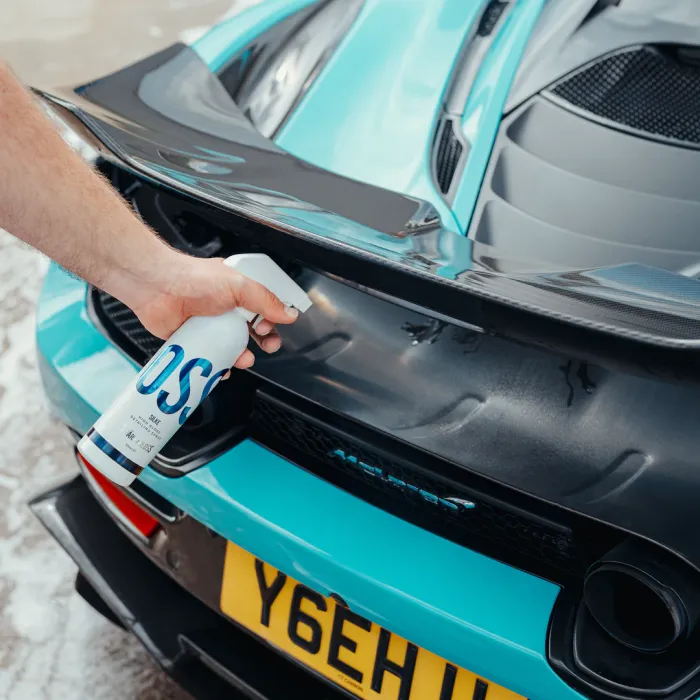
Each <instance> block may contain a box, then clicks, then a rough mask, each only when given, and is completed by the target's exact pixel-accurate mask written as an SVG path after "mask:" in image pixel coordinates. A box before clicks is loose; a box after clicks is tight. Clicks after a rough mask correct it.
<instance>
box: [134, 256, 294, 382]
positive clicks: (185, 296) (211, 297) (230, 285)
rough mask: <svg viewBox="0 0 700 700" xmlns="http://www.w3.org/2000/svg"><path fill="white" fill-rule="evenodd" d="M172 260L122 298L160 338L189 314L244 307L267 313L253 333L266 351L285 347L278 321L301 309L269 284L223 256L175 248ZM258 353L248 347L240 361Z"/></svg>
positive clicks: (248, 361)
mask: <svg viewBox="0 0 700 700" xmlns="http://www.w3.org/2000/svg"><path fill="white" fill-rule="evenodd" d="M171 252H172V255H171V256H170V257H169V259H168V264H167V265H160V266H159V270H161V271H167V275H164V274H154V275H153V277H152V278H151V279H146V280H144V279H141V280H139V281H136V282H134V283H133V287H132V289H130V290H129V291H128V292H127V293H126V295H125V296H126V297H127V298H126V299H124V298H122V301H124V303H125V304H127V306H129V307H130V308H131V309H132V310H133V311H134V313H135V314H136V315H137V316H138V317H139V320H140V321H141V323H142V324H143V325H144V326H145V327H146V329H147V330H149V331H150V332H151V333H153V334H154V335H156V336H158V337H159V338H167V337H169V336H170V335H171V334H172V333H173V332H174V331H176V330H177V329H178V328H179V327H180V326H181V325H182V323H184V321H186V320H187V319H188V318H189V317H190V316H217V315H219V314H222V313H224V312H225V311H229V310H231V309H235V308H237V307H240V306H242V307H244V308H245V309H248V310H249V311H252V312H254V313H257V314H259V315H261V316H262V317H263V319H264V320H262V321H260V323H259V324H258V326H257V328H256V330H255V331H253V330H252V328H251V332H250V334H251V337H252V338H253V340H255V342H256V343H257V344H258V345H259V346H260V347H261V348H262V349H263V350H264V351H265V352H267V353H273V352H276V351H277V350H279V349H280V347H281V345H282V341H281V339H280V336H279V334H278V333H277V330H276V328H275V324H278V323H285V324H286V323H293V322H294V321H295V320H296V318H297V316H298V312H297V311H296V309H293V308H289V307H285V306H284V304H282V302H281V301H280V300H279V299H278V298H277V297H276V296H275V295H274V294H273V293H272V292H270V291H269V290H268V289H267V288H265V287H263V285H261V284H259V283H258V282H254V281H253V280H251V279H248V278H247V277H244V276H243V275H242V274H241V273H240V272H236V271H235V270H232V269H231V268H230V267H227V266H226V265H224V264H223V260H222V259H221V258H212V259H202V258H194V257H191V256H188V255H183V254H181V253H177V252H175V251H171ZM254 361H255V357H254V355H253V353H252V352H251V351H250V350H246V351H245V352H244V353H243V354H242V355H241V356H240V357H239V358H238V360H237V361H236V364H235V366H236V367H237V368H239V369H247V368H248V367H251V366H252V365H253V363H254Z"/></svg>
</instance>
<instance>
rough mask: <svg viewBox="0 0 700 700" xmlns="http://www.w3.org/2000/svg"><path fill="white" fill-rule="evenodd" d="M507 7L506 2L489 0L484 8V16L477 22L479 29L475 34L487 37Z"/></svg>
mask: <svg viewBox="0 0 700 700" xmlns="http://www.w3.org/2000/svg"><path fill="white" fill-rule="evenodd" d="M506 7H508V3H507V2H503V1H502V0H491V2H490V3H489V4H488V5H487V6H486V9H485V10H484V14H483V15H481V21H480V22H479V28H478V30H477V32H476V33H477V34H478V35H479V36H488V35H489V34H491V32H492V31H493V30H494V29H495V28H496V25H497V24H498V20H499V19H500V18H501V15H502V14H503V10H505V9H506Z"/></svg>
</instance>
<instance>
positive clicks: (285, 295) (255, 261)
mask: <svg viewBox="0 0 700 700" xmlns="http://www.w3.org/2000/svg"><path fill="white" fill-rule="evenodd" d="M224 264H226V265H228V266H229V267H231V268H233V269H234V270H236V271H237V272H240V273H241V274H242V275H245V276H246V277H249V278H250V279H252V280H255V281H256V282H259V283H260V284H262V285H263V287H267V289H269V290H270V291H271V292H272V293H273V294H274V295H275V296H276V297H277V298H278V299H279V300H280V301H281V302H282V303H283V304H286V305H287V306H293V307H294V308H295V309H298V310H299V311H301V312H302V313H303V312H304V311H307V310H308V309H309V307H310V306H311V299H309V297H308V295H307V294H306V292H305V291H304V290H303V289H302V288H301V287H300V286H299V285H298V284H297V283H296V282H295V281H294V280H293V279H292V278H291V277H290V276H289V275H288V274H287V273H286V272H285V271H284V270H283V269H282V268H281V267H280V266H279V265H278V264H277V263H276V262H275V261H274V260H272V259H271V258H270V257H268V256H267V255H263V254H262V253H244V254H242V255H232V256H231V257H229V258H226V260H225V261H224ZM238 311H239V313H241V314H242V315H243V316H245V318H246V320H248V321H252V320H253V319H254V318H255V316H256V315H257V314H255V313H253V312H252V311H248V310H247V309H239V310H238Z"/></svg>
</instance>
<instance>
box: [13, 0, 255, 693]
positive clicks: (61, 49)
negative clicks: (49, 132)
mask: <svg viewBox="0 0 700 700" xmlns="http://www.w3.org/2000/svg"><path fill="white" fill-rule="evenodd" d="M253 1H254V0H253ZM242 2H245V4H252V3H251V0H119V1H118V2H112V1H110V0H0V4H2V11H1V12H0V15H2V21H0V58H4V59H6V60H8V61H9V62H10V63H11V64H12V65H13V67H14V68H15V70H16V72H17V73H18V75H19V76H20V77H21V78H22V79H23V80H25V81H26V82H27V83H30V84H33V85H40V86H42V87H50V86H53V85H61V84H63V85H69V84H75V83H78V82H81V81H85V80H89V79H91V78H95V77H98V76H100V75H104V74H105V73H107V72H109V71H111V70H114V69H116V68H119V67H121V66H123V65H125V64H127V63H129V62H132V61H134V60H137V59H138V58H139V57H141V56H144V55H147V54H148V53H151V52H153V51H156V50H158V49H160V48H162V47H164V46H167V45H168V44H170V43H172V42H173V41H177V40H183V39H184V40H188V39H191V38H192V37H194V36H196V35H197V34H198V33H201V31H203V29H204V28H206V27H207V26H209V25H210V24H211V23H213V22H214V21H216V20H217V19H218V18H220V17H221V16H222V15H223V14H225V13H226V12H228V11H229V10H231V9H232V8H233V7H234V6H236V5H238V6H240V5H241V3H242ZM0 137H1V135H0ZM46 264H47V263H46V261H45V260H44V259H43V258H42V257H41V256H40V255H38V254H37V253H35V252H34V251H32V250H30V249H28V248H27V247H26V246H24V245H22V244H21V243H19V242H18V241H16V240H15V239H14V238H12V237H11V236H10V235H9V234H7V233H5V232H3V231H2V230H0V698H2V700H186V699H187V698H188V696H187V695H186V694H185V693H183V692H182V691H181V690H179V689H178V688H176V687H175V686H174V685H173V684H172V683H171V682H170V681H169V680H168V679H167V678H166V677H165V676H164V675H163V674H162V673H161V672H160V670H159V669H158V668H157V667H156V666H155V664H154V663H153V662H152V661H151V660H150V659H149V657H148V656H147V655H146V653H145V652H144V651H143V649H142V648H141V646H140V645H139V644H138V643H137V642H136V641H135V640H134V639H133V638H132V637H130V636H129V635H127V634H125V633H123V632H122V631H120V630H119V629H117V628H116V627H114V626H113V625H111V624H110V623H108V622H106V621H104V620H103V619H102V618H101V617H100V616H99V615H98V614H96V613H95V612H93V611H92V609H91V608H90V607H89V606H88V605H87V604H86V603H84V602H83V601H82V599H81V598H80V597H79V596H78V595H77V594H76V593H75V592H74V590H73V580H74V578H75V573H76V568H75V567H74V566H73V564H72V562H71V561H70V560H69V559H68V557H67V556H66V555H65V554H64V553H63V552H62V551H61V550H60V549H59V547H58V546H57V545H56V544H54V542H53V541H52V540H51V539H50V538H49V537H48V536H47V535H46V534H45V533H44V531H43V529H42V527H41V526H40V525H39V523H38V522H37V521H36V520H35V519H34V518H33V516H32V515H31V514H30V512H29V511H28V509H27V507H26V502H27V500H28V499H29V498H30V497H31V496H32V495H33V494H35V493H36V492H37V491H39V490H41V489H43V488H45V487H46V486H47V485H48V484H50V483H51V482H52V481H53V480H55V479H56V478H58V477H60V476H61V475H64V474H69V473H71V472H73V471H74V470H75V465H74V462H73V457H72V452H71V450H70V448H69V444H68V441H67V439H66V437H65V435H64V430H63V429H62V428H61V427H60V426H59V425H57V424H56V423H55V422H54V421H53V420H52V418H51V417H50V416H49V413H48V411H47V409H46V405H45V401H44V397H43V392H42V389H41V385H40V382H39V377H38V374H37V369H36V362H35V347H34V304H35V301H36V299H37V296H38V293H39V289H40V286H41V278H42V276H43V273H44V270H45V269H46Z"/></svg>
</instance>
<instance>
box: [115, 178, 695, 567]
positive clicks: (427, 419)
mask: <svg viewBox="0 0 700 700" xmlns="http://www.w3.org/2000/svg"><path fill="white" fill-rule="evenodd" d="M124 186H126V187H127V188H129V187H131V186H132V185H131V184H130V183H129V182H126V183H124ZM144 187H151V188H153V186H152V185H144ZM154 189H155V191H158V192H164V193H167V191H166V190H162V189H161V188H154ZM167 195H168V197H170V198H171V199H172V200H173V202H171V204H170V205H169V207H174V213H175V215H176V214H177V207H176V206H175V204H176V203H177V201H178V200H179V201H181V202H185V203H186V204H187V210H188V211H189V212H190V213H192V212H195V213H196V212H197V211H198V212H199V216H201V217H202V218H203V220H206V221H207V222H209V226H210V228H211V231H212V232H213V231H214V230H215V228H214V227H215V225H216V226H218V227H219V229H216V230H219V232H220V235H221V236H222V237H223V239H224V241H223V242H224V245H225V248H224V249H223V250H222V252H221V254H228V253H229V252H268V253H270V254H272V255H273V257H274V258H276V259H277V260H278V262H280V263H281V264H282V265H283V266H284V267H285V268H286V269H289V270H290V271H294V272H293V274H294V275H295V277H296V279H297V280H298V282H299V283H300V284H301V285H302V286H303V287H304V288H305V289H306V290H307V291H308V292H309V293H310V294H311V295H312V297H313V298H315V299H317V301H318V302H319V303H317V304H315V305H314V307H312V309H311V310H310V311H309V312H308V313H307V314H304V315H303V317H302V318H300V319H299V321H297V323H295V324H293V326H291V327H286V328H284V329H283V330H282V334H283V340H284V347H283V350H282V351H281V352H280V353H276V354H275V355H273V356H265V355H264V354H259V355H258V358H257V361H256V364H255V366H254V368H253V371H252V372H246V373H236V374H235V377H234V379H231V380H230V381H229V382H226V383H225V385H224V386H222V387H221V388H219V389H218V390H217V392H215V393H214V394H213V395H212V396H211V397H210V399H211V400H212V401H216V402H218V403H217V404H216V405H217V406H219V407H220V408H218V409H216V410H214V411H213V414H214V415H215V416H221V417H224V418H225V419H226V420H227V421H228V425H227V427H228V428H231V427H232V425H239V424H241V423H245V421H246V420H247V416H248V413H247V412H246V411H243V412H240V409H241V407H242V405H243V407H244V404H245V403H246V401H247V399H248V398H250V399H251V400H252V398H253V394H254V391H255V389H256V388H257V386H259V385H260V383H266V384H268V385H269V384H271V385H277V386H279V387H281V388H284V389H285V390H286V391H287V392H289V394H290V395H294V394H296V395H299V396H303V397H304V398H306V399H307V400H308V401H310V402H311V403H312V404H314V405H315V406H322V407H323V409H324V410H325V411H329V412H332V413H333V414H335V415H341V416H347V417H349V418H352V419H354V420H356V421H358V422H360V423H362V424H364V425H365V426H370V427H371V428H372V429H373V430H374V431H376V433H384V434H386V435H389V436H392V437H394V438H396V439H398V440H401V441H403V442H404V443H406V444H408V445H410V446H411V447H412V448H417V449H418V450H419V451H424V452H428V453H432V454H433V455H436V456H437V457H440V458H442V459H444V460H447V461H449V462H451V463H453V464H455V465H458V468H459V469H463V470H465V471H466V472H467V473H476V474H480V475H482V476H483V477H486V479H488V480H490V481H492V482H501V483H503V484H507V485H508V486H509V487H511V488H512V489H515V490H518V491H521V492H523V493H525V494H530V495H532V496H534V497H536V498H538V499H541V500H543V501H546V502H548V503H551V504H554V505H555V506H556V507H558V508H560V509H564V510H566V511H574V512H578V513H581V514H583V515H585V516H587V517H589V518H593V519H594V520H599V521H601V522H603V523H608V524H610V525H613V526H614V527H616V528H619V529H621V530H624V531H626V532H630V533H632V534H636V535H638V536H641V537H644V538H648V539H650V540H651V541H654V542H657V543H658V544H660V545H662V546H664V547H667V548H669V549H671V550H673V551H675V552H677V553H678V554H680V555H681V556H683V557H685V558H686V559H687V560H688V561H690V562H691V563H692V564H693V565H694V566H696V567H700V541H699V540H698V539H697V538H695V537H694V534H693V533H694V532H695V530H696V528H695V522H696V520H697V518H696V514H697V505H696V498H695V495H694V494H695V493H696V490H697V488H698V483H697V482H698V474H699V472H698V470H697V467H696V457H695V456H696V454H697V452H698V450H699V449H700V447H698V440H699V439H700V434H699V433H698V431H697V426H696V424H695V419H694V416H697V415H698V412H699V411H700V393H699V392H698V391H697V388H696V387H694V386H692V385H690V384H689V383H687V382H683V381H682V379H683V378H684V374H683V372H682V371H681V368H676V367H671V368H670V372H671V377H672V378H673V379H674V380H675V381H673V382H667V381H662V380H661V378H660V376H659V375H658V374H655V372H656V371H657V368H654V367H653V366H652V367H649V366H646V365H645V363H646V361H647V359H648V357H647V355H645V354H643V353H641V354H637V355H633V356H630V357H628V364H627V368H629V365H630V363H634V369H635V370H636V372H635V373H630V372H629V371H624V369H625V368H624V365H623V368H622V369H621V368H620V364H621V363H619V364H618V365H617V366H612V365H608V366H602V365H601V364H599V363H594V362H585V361H580V360H579V359H578V358H577V355H576V353H574V352H570V353H564V352H561V351H558V350H552V349H547V350H544V349H538V348H534V347H532V346H531V345H528V344H523V343H515V342H512V341H509V340H505V339H503V338H499V337H494V336H492V335H490V334H482V333H478V332H475V331H473V330H468V329H465V328H463V327H459V326H456V325H454V324H453V323H450V322H449V321H448V320H446V319H444V318H443V319H440V320H437V319H435V318H430V317H429V316H426V315H423V314H421V311H420V309H416V308H411V309H407V308H405V307H404V306H402V305H399V304H396V303H394V300H390V299H387V298H386V297H385V296H380V297H376V296H372V295H369V294H367V293H364V292H363V291H362V290H360V289H357V288H356V287H351V286H349V285H348V284H347V283H346V281H344V279H343V278H344V276H343V275H342V274H341V275H339V277H340V279H337V278H331V277H329V276H328V274H327V273H326V274H321V273H319V272H318V271H316V270H313V269H311V268H310V267H308V260H309V259H311V260H312V261H313V262H314V263H316V264H317V265H318V266H319V267H321V268H323V266H324V263H328V258H329V257H330V256H328V255H324V249H322V248H320V247H319V246H313V245H311V244H308V243H307V244H306V245H301V243H303V242H300V241H299V239H296V238H294V237H289V236H286V235H285V234H284V233H282V232H279V231H277V230H276V229H272V228H269V227H258V226H256V225H255V224H253V223H251V222H250V221H248V220H245V219H240V221H237V223H236V225H235V227H234V226H232V225H231V220H230V215H229V214H224V213H222V212H217V211H216V210H214V209H212V208H211V207H208V206H207V205H205V204H202V203H196V202H193V201H191V200H188V199H184V198H182V197H178V196H176V195H174V194H172V193H167ZM166 208H168V207H166ZM149 223H150V224H151V225H152V226H153V227H154V228H155V229H156V230H159V231H166V230H167V228H168V224H167V222H162V221H160V220H159V219H152V218H149ZM227 227H228V228H227ZM226 232H228V234H227V235H224V234H225V233H226ZM164 235H165V234H164ZM217 235H219V234H217ZM356 271H357V275H358V276H361V275H363V274H366V272H367V271H366V268H365V266H359V265H358V266H357V270H356ZM351 272H355V270H354V269H353V270H348V269H347V268H346V270H345V274H346V275H347V274H349V273H351ZM382 279H383V278H382ZM367 281H368V283H369V284H371V283H372V280H367ZM405 284H406V280H405V279H404V285H405ZM408 286H410V285H408ZM403 303H404V304H405V300H404V302H403ZM523 322H524V321H523ZM569 330H570V329H569ZM564 332H565V331H564V330H562V334H564ZM566 332H567V333H568V331H566ZM110 333H112V340H113V342H114V343H115V344H116V345H117V346H118V347H120V348H122V349H127V346H126V340H125V338H124V336H120V334H119V333H118V332H115V330H114V329H113V328H112V329H111V330H110ZM601 345H602V343H601ZM607 346H608V344H607V343H606V344H605V347H607ZM676 370H678V373H677V374H676ZM246 381H250V384H248V385H245V386H244V385H243V384H242V383H243V382H246ZM242 399H245V400H246V401H243V400H242ZM210 407H213V404H210ZM234 414H235V415H234ZM186 425H187V424H186ZM184 432H185V429H183V431H181V433H179V434H178V435H180V434H184ZM222 434H223V431H222ZM238 434H239V435H240V434H241V433H238ZM506 436H507V439H505V438H506ZM179 440H180V438H179V437H178V439H177V440H175V441H173V445H174V444H175V443H176V442H178V441H179ZM200 442H201V441H200ZM202 444H203V451H200V452H199V457H198V460H201V459H203V460H204V461H206V459H208V458H210V457H211V452H210V451H209V448H210V447H211V446H212V444H213V443H211V441H210V438H207V437H206V436H204V438H203V443H202ZM188 452H189V451H188V450H185V454H183V455H181V457H184V460H183V459H181V460H180V462H179V464H178V465H173V466H172V468H169V469H167V470H166V473H168V474H170V475H177V474H181V473H182V472H183V471H184V470H189V469H191V468H194V467H196V466H197V464H201V463H202V462H201V461H196V462H194V463H190V462H189V461H188V460H187V453H188ZM158 466H159V468H160V465H158ZM555 519H556V520H559V519H560V518H559V517H557V518H555ZM564 519H565V518H564Z"/></svg>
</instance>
